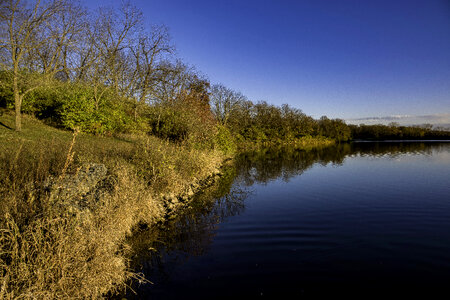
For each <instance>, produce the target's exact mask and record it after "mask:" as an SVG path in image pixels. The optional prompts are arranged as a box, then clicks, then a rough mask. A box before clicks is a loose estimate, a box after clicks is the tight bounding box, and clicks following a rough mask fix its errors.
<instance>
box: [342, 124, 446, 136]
mask: <svg viewBox="0 0 450 300" xmlns="http://www.w3.org/2000/svg"><path fill="white" fill-rule="evenodd" d="M348 127H349V128H350V130H351V133H352V138H353V139H364V140H443V139H450V131H448V130H445V129H441V128H438V129H435V128H434V127H433V126H432V125H431V124H424V125H417V126H400V125H398V124H396V123H391V124H389V125H380V124H378V125H359V126H356V125H348Z"/></svg>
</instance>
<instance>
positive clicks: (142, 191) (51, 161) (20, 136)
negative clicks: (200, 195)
mask: <svg viewBox="0 0 450 300" xmlns="http://www.w3.org/2000/svg"><path fill="white" fill-rule="evenodd" d="M2 122H4V123H7V124H6V125H8V122H11V123H12V122H13V118H12V116H3V117H2ZM11 127H12V126H11ZM24 128H25V129H24V130H23V132H22V133H16V132H13V131H12V130H10V129H7V128H6V127H0V141H1V142H0V199H1V204H0V299H17V298H19V299H20V298H24V299H84V298H92V299H96V298H101V297H103V296H105V295H106V294H107V293H108V294H113V293H115V292H116V291H119V290H123V289H124V288H125V286H126V282H129V280H130V279H133V278H134V279H135V280H144V279H143V278H142V276H141V275H140V274H135V273H133V272H131V271H130V270H129V268H128V266H129V262H128V260H127V253H128V251H129V247H128V246H127V244H126V237H127V235H129V234H130V233H131V232H132V230H133V228H135V226H136V225H137V224H139V223H147V224H150V225H151V224H154V223H156V222H158V221H160V220H162V219H163V218H164V215H165V214H166V213H167V211H166V210H165V209H166V208H165V205H164V200H163V199H164V198H166V196H167V195H168V194H171V195H181V194H183V193H187V191H188V190H189V189H190V186H191V185H192V184H193V183H195V182H199V181H200V180H202V179H204V178H206V177H208V176H209V175H211V174H212V173H215V172H217V169H218V167H219V166H220V163H221V161H222V159H223V157H222V156H221V154H220V153H218V152H213V151H201V150H197V149H192V148H189V147H186V146H180V145H174V144H171V143H169V142H166V141H162V140H160V139H157V138H154V137H138V136H123V137H121V138H120V139H118V138H100V137H92V136H87V135H83V134H78V135H76V134H74V135H72V134H71V133H69V132H65V131H60V130H57V129H54V128H50V127H47V126H45V125H43V124H41V123H40V122H39V121H37V120H35V119H33V118H31V117H25V118H24ZM86 163H102V164H104V165H105V166H106V167H107V168H108V174H107V179H106V181H107V182H106V186H107V187H108V188H106V189H104V191H102V193H101V194H100V195H101V197H99V199H97V201H96V202H95V203H94V204H93V205H90V206H89V209H82V210H72V209H69V208H70V206H68V205H59V204H61V203H57V204H58V205H55V202H54V201H50V199H49V198H50V196H51V195H50V192H49V190H48V188H46V185H45V184H44V182H45V181H46V180H48V178H53V179H55V180H60V181H62V180H63V179H64V178H65V177H68V176H71V175H72V174H74V173H76V172H77V170H79V169H80V168H81V166H83V164H86ZM69 200H70V199H69ZM58 201H59V202H61V201H67V199H57V202H58Z"/></svg>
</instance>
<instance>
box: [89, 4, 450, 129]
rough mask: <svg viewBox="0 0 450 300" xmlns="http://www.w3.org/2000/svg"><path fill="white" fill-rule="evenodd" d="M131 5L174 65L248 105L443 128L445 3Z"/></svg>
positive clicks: (448, 26)
mask: <svg viewBox="0 0 450 300" xmlns="http://www.w3.org/2000/svg"><path fill="white" fill-rule="evenodd" d="M84 1H86V4H87V5H89V6H90V7H95V6H99V5H105V4H109V3H113V1H106V0H103V1H94V0H90V1H87V0H84ZM132 3H133V4H135V5H136V6H137V7H138V8H140V9H141V10H142V11H143V12H144V15H145V18H146V22H147V24H165V25H167V26H168V27H169V30H170V33H171V36H172V38H173V42H174V44H175V46H176V48H177V54H178V56H179V57H180V58H181V59H182V60H183V61H185V62H186V63H188V64H192V65H194V66H195V67H196V68H197V69H198V70H199V71H201V72H202V73H203V74H205V75H206V76H207V77H208V78H209V79H210V81H211V82H212V83H222V84H224V85H226V86H227V87H230V88H232V89H234V90H237V91H240V92H242V93H243V94H244V95H246V96H247V97H248V98H249V99H250V100H252V101H259V100H266V101H268V102H269V103H272V104H277V105H279V104H282V103H288V104H290V105H292V106H294V107H297V108H300V109H302V110H303V111H304V112H305V113H306V114H309V115H312V116H313V117H316V118H318V117H320V116H322V115H327V116H328V117H330V118H343V119H347V120H348V119H357V118H369V117H377V118H380V119H382V118H384V117H386V116H387V117H390V118H392V117H393V116H394V117H393V118H397V119H396V120H395V121H399V120H401V119H402V118H406V119H407V118H415V117H412V116H419V119H421V121H427V120H426V116H429V117H430V118H431V119H433V118H434V117H435V118H437V119H439V120H440V121H439V122H441V123H442V122H443V123H450V1H449V0H420V1H419V0H405V1H401V0H386V1H385V0H375V1H369V0H366V1H364V0H339V1H336V0H328V1H325V0H311V1H306V0H305V1H302V0H298V1H287V0H278V1H277V0H272V1H264V0H258V1H257V0H252V1H245V0H229V1H225V0H221V1H220V0H191V1H189V0H135V1H132ZM435 115H437V116H435ZM400 123H401V122H400ZM421 123H423V122H421Z"/></svg>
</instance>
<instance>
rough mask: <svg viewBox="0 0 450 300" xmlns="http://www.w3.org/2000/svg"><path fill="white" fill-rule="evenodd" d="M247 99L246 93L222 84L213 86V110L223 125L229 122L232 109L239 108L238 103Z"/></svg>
mask: <svg viewBox="0 0 450 300" xmlns="http://www.w3.org/2000/svg"><path fill="white" fill-rule="evenodd" d="M245 100H246V98H245V96H244V95H242V94H241V93H239V92H235V91H233V90H231V89H229V88H227V87H225V86H223V85H221V84H216V85H213V86H212V88H211V110H212V112H213V114H214V116H215V117H216V119H217V121H218V122H219V123H220V124H222V125H226V124H227V122H228V119H229V117H230V114H231V113H232V111H233V110H234V109H237V108H238V103H239V102H241V101H245Z"/></svg>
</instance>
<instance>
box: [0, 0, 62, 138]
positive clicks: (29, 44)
mask: <svg viewBox="0 0 450 300" xmlns="http://www.w3.org/2000/svg"><path fill="white" fill-rule="evenodd" d="M62 8H63V2H62V1H60V0H53V1H51V2H44V1H41V0H37V1H36V3H35V4H34V5H32V6H30V5H27V4H26V3H23V2H22V1H21V0H9V1H2V4H1V8H0V12H1V13H0V26H1V32H2V36H1V41H0V48H2V49H4V50H6V51H4V53H5V54H6V57H5V58H4V60H3V63H4V65H3V66H2V69H5V70H8V71H9V73H8V74H10V75H11V76H12V90H13V94H14V106H15V113H16V131H21V129H22V119H21V107H22V101H23V98H24V96H25V95H26V94H28V93H30V92H31V91H33V90H34V89H36V88H38V87H39V86H40V85H41V84H42V83H41V82H40V81H39V80H38V81H35V80H33V79H31V80H28V82H25V81H26V78H30V77H24V76H22V75H23V63H24V59H25V58H26V57H27V56H28V55H31V53H32V52H33V51H35V50H36V49H39V48H41V47H42V46H44V45H46V44H48V43H49V42H50V40H51V39H52V38H54V37H52V36H41V35H40V34H39V33H40V32H41V30H43V27H44V26H45V25H46V22H49V21H50V20H51V19H52V18H53V17H54V16H55V15H56V14H57V13H58V12H59V11H61V9H62ZM31 78H32V77H31Z"/></svg>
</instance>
